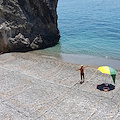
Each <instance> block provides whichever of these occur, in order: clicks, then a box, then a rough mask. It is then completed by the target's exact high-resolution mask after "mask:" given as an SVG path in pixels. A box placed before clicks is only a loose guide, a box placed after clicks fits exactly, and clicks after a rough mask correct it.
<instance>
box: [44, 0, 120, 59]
mask: <svg viewBox="0 0 120 120" xmlns="http://www.w3.org/2000/svg"><path fill="white" fill-rule="evenodd" d="M57 14H58V28H59V30H60V34H61V38H60V42H59V44H58V45H56V46H55V47H51V48H48V49H45V50H44V51H48V52H49V53H50V52H51V53H52V54H54V53H63V54H72V55H78V56H79V55H90V56H98V57H103V58H107V59H114V60H120V0H58V7H57Z"/></svg>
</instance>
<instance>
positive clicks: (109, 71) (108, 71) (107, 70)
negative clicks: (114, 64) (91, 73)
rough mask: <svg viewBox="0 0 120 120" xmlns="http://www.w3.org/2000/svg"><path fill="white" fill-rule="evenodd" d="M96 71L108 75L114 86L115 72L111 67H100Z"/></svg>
mask: <svg viewBox="0 0 120 120" xmlns="http://www.w3.org/2000/svg"><path fill="white" fill-rule="evenodd" d="M98 70H99V71H100V72H102V73H105V74H109V75H111V76H112V79H113V82H114V84H115V78H116V73H117V71H116V70H115V69H113V68H111V67H108V66H100V67H99V68H98Z"/></svg>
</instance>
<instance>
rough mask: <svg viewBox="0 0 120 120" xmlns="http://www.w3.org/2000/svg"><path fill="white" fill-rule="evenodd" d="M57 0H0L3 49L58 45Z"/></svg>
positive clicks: (23, 49) (0, 37)
mask: <svg viewBox="0 0 120 120" xmlns="http://www.w3.org/2000/svg"><path fill="white" fill-rule="evenodd" d="M57 2H58V0H0V52H1V51H2V52H9V51H27V50H32V49H41V48H45V47H49V46H53V45H55V44H56V43H57V42H58V41H59V38H60V34H59V30H58V27H57V12H56V8H57Z"/></svg>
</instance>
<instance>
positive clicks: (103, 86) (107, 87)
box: [97, 83, 115, 92]
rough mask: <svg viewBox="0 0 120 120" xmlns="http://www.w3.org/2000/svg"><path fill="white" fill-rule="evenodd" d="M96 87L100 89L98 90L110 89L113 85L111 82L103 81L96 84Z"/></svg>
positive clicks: (113, 87) (112, 88)
mask: <svg viewBox="0 0 120 120" xmlns="http://www.w3.org/2000/svg"><path fill="white" fill-rule="evenodd" d="M97 89H98V90H100V91H105V92H107V91H112V90H114V89H115V86H114V85H112V84H108V83H107V85H106V83H103V84H100V85H97Z"/></svg>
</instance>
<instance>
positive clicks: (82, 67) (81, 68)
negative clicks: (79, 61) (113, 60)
mask: <svg viewBox="0 0 120 120" xmlns="http://www.w3.org/2000/svg"><path fill="white" fill-rule="evenodd" d="M86 67H89V66H83V65H81V67H80V68H79V69H76V71H78V70H80V75H81V82H80V83H83V82H84V79H85V77H84V69H85V68H86Z"/></svg>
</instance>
